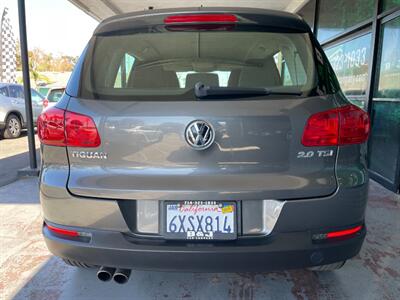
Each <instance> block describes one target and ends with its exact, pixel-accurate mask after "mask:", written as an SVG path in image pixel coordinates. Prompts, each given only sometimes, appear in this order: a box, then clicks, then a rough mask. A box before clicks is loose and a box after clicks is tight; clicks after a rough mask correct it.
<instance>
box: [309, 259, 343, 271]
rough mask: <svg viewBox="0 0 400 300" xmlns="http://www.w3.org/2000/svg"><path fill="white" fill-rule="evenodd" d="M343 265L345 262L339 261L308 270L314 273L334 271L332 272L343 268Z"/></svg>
mask: <svg viewBox="0 0 400 300" xmlns="http://www.w3.org/2000/svg"><path fill="white" fill-rule="evenodd" d="M345 263H346V261H345V260H344V261H339V262H337V263H333V264H328V265H321V266H315V267H311V268H308V270H310V271H314V272H325V271H334V270H338V269H340V268H341V267H343V266H344V264H345Z"/></svg>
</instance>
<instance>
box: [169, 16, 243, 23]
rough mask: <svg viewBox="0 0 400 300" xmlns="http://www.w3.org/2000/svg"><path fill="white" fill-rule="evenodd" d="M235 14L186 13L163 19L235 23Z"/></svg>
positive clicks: (181, 21) (177, 21)
mask: <svg viewBox="0 0 400 300" xmlns="http://www.w3.org/2000/svg"><path fill="white" fill-rule="evenodd" d="M237 21H238V19H237V17H236V16H235V15H230V14H186V15H175V16H168V17H166V18H165V19H164V23H165V24H176V23H236V22H237Z"/></svg>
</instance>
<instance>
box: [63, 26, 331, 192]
mask: <svg viewBox="0 0 400 300" xmlns="http://www.w3.org/2000/svg"><path fill="white" fill-rule="evenodd" d="M169 25H170V24H169ZM178 25H179V24H178ZM158 28H159V30H158V31H155V32H149V31H150V30H147V29H146V30H142V31H141V30H139V29H137V30H135V31H132V32H114V33H106V34H98V35H96V36H95V37H94V38H93V39H92V40H91V42H90V44H89V48H88V52H87V53H88V54H87V55H86V57H85V63H84V67H83V71H82V72H83V73H82V77H81V78H82V80H81V87H80V95H79V97H73V98H71V99H70V101H69V104H68V107H67V110H68V111H70V112H72V113H79V114H84V115H86V116H88V117H90V118H91V119H92V120H93V121H94V123H95V125H96V128H97V130H98V134H99V137H100V145H99V146H96V147H91V148H88V147H76V146H74V147H68V148H67V152H68V157H69V162H70V177H69V181H68V189H69V190H70V192H71V193H73V194H75V195H79V196H87V197H100V198H109V199H157V200H256V199H295V198H310V197H320V196H325V195H329V194H331V193H333V192H334V191H335V189H336V187H337V183H336V178H335V158H336V150H337V147H336V146H321V147H305V146H304V145H302V136H303V131H304V128H305V125H306V123H307V120H308V118H309V117H310V116H311V115H313V114H315V113H318V112H320V111H326V110H329V109H332V108H335V102H334V99H333V97H332V96H324V95H321V93H319V95H318V94H317V92H316V91H317V90H319V88H318V83H317V82H318V76H317V72H316V67H315V62H314V52H313V46H312V43H311V42H310V39H309V34H308V33H301V32H292V31H290V30H277V29H276V28H275V29H273V28H272V29H268V30H267V29H266V28H264V27H259V28H258V27H256V26H255V25H252V26H251V28H250V27H246V26H244V25H243V26H238V25H237V24H236V25H235V27H230V28H221V27H218V26H217V27H210V28H204V26H199V25H196V26H192V25H191V26H188V25H184V26H181V27H180V26H175V27H174V28H168V26H159V27H158ZM160 28H162V29H160ZM282 31H283V32H282ZM196 84H197V86H196ZM199 86H202V87H203V88H205V89H206V90H208V94H207V93H206V94H205V95H203V96H201V97H199V96H198V94H196V88H199ZM197 91H198V89H197ZM193 121H200V124H203V125H204V124H206V125H207V126H208V127H207V128H209V129H210V130H211V131H212V134H213V135H214V136H212V138H213V141H212V143H211V144H210V146H209V147H208V148H207V149H202V150H199V149H196V147H193V145H191V140H190V137H188V136H189V135H190V132H188V130H190V127H188V126H189V124H191V122H193ZM200 131H201V130H200ZM192 133H193V132H192ZM195 133H196V132H195ZM202 134H204V135H206V133H205V132H202ZM192 142H193V141H192ZM200 144H201V142H200Z"/></svg>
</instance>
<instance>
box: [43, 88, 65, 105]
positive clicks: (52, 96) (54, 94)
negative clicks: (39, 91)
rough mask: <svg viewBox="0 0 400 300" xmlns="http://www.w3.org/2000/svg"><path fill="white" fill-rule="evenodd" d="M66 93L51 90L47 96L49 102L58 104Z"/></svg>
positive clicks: (59, 90) (61, 90)
mask: <svg viewBox="0 0 400 300" xmlns="http://www.w3.org/2000/svg"><path fill="white" fill-rule="evenodd" d="M63 93H64V89H57V90H55V89H54V90H51V91H50V92H49V94H48V95H47V100H49V102H53V103H55V102H58V100H60V99H61V96H62V95H63Z"/></svg>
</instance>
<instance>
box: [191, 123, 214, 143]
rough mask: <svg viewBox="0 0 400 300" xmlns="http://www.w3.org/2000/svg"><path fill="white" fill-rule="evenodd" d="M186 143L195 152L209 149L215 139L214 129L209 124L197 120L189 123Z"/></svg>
mask: <svg viewBox="0 0 400 300" xmlns="http://www.w3.org/2000/svg"><path fill="white" fill-rule="evenodd" d="M185 138H186V142H187V143H188V144H189V146H190V147H192V148H193V149H195V150H204V149H207V148H209V147H210V146H211V145H212V144H213V142H214V139H215V133H214V129H213V128H212V127H211V125H210V124H209V123H207V122H206V121H202V120H196V121H192V122H190V123H189V125H188V126H187V127H186V131H185Z"/></svg>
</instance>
